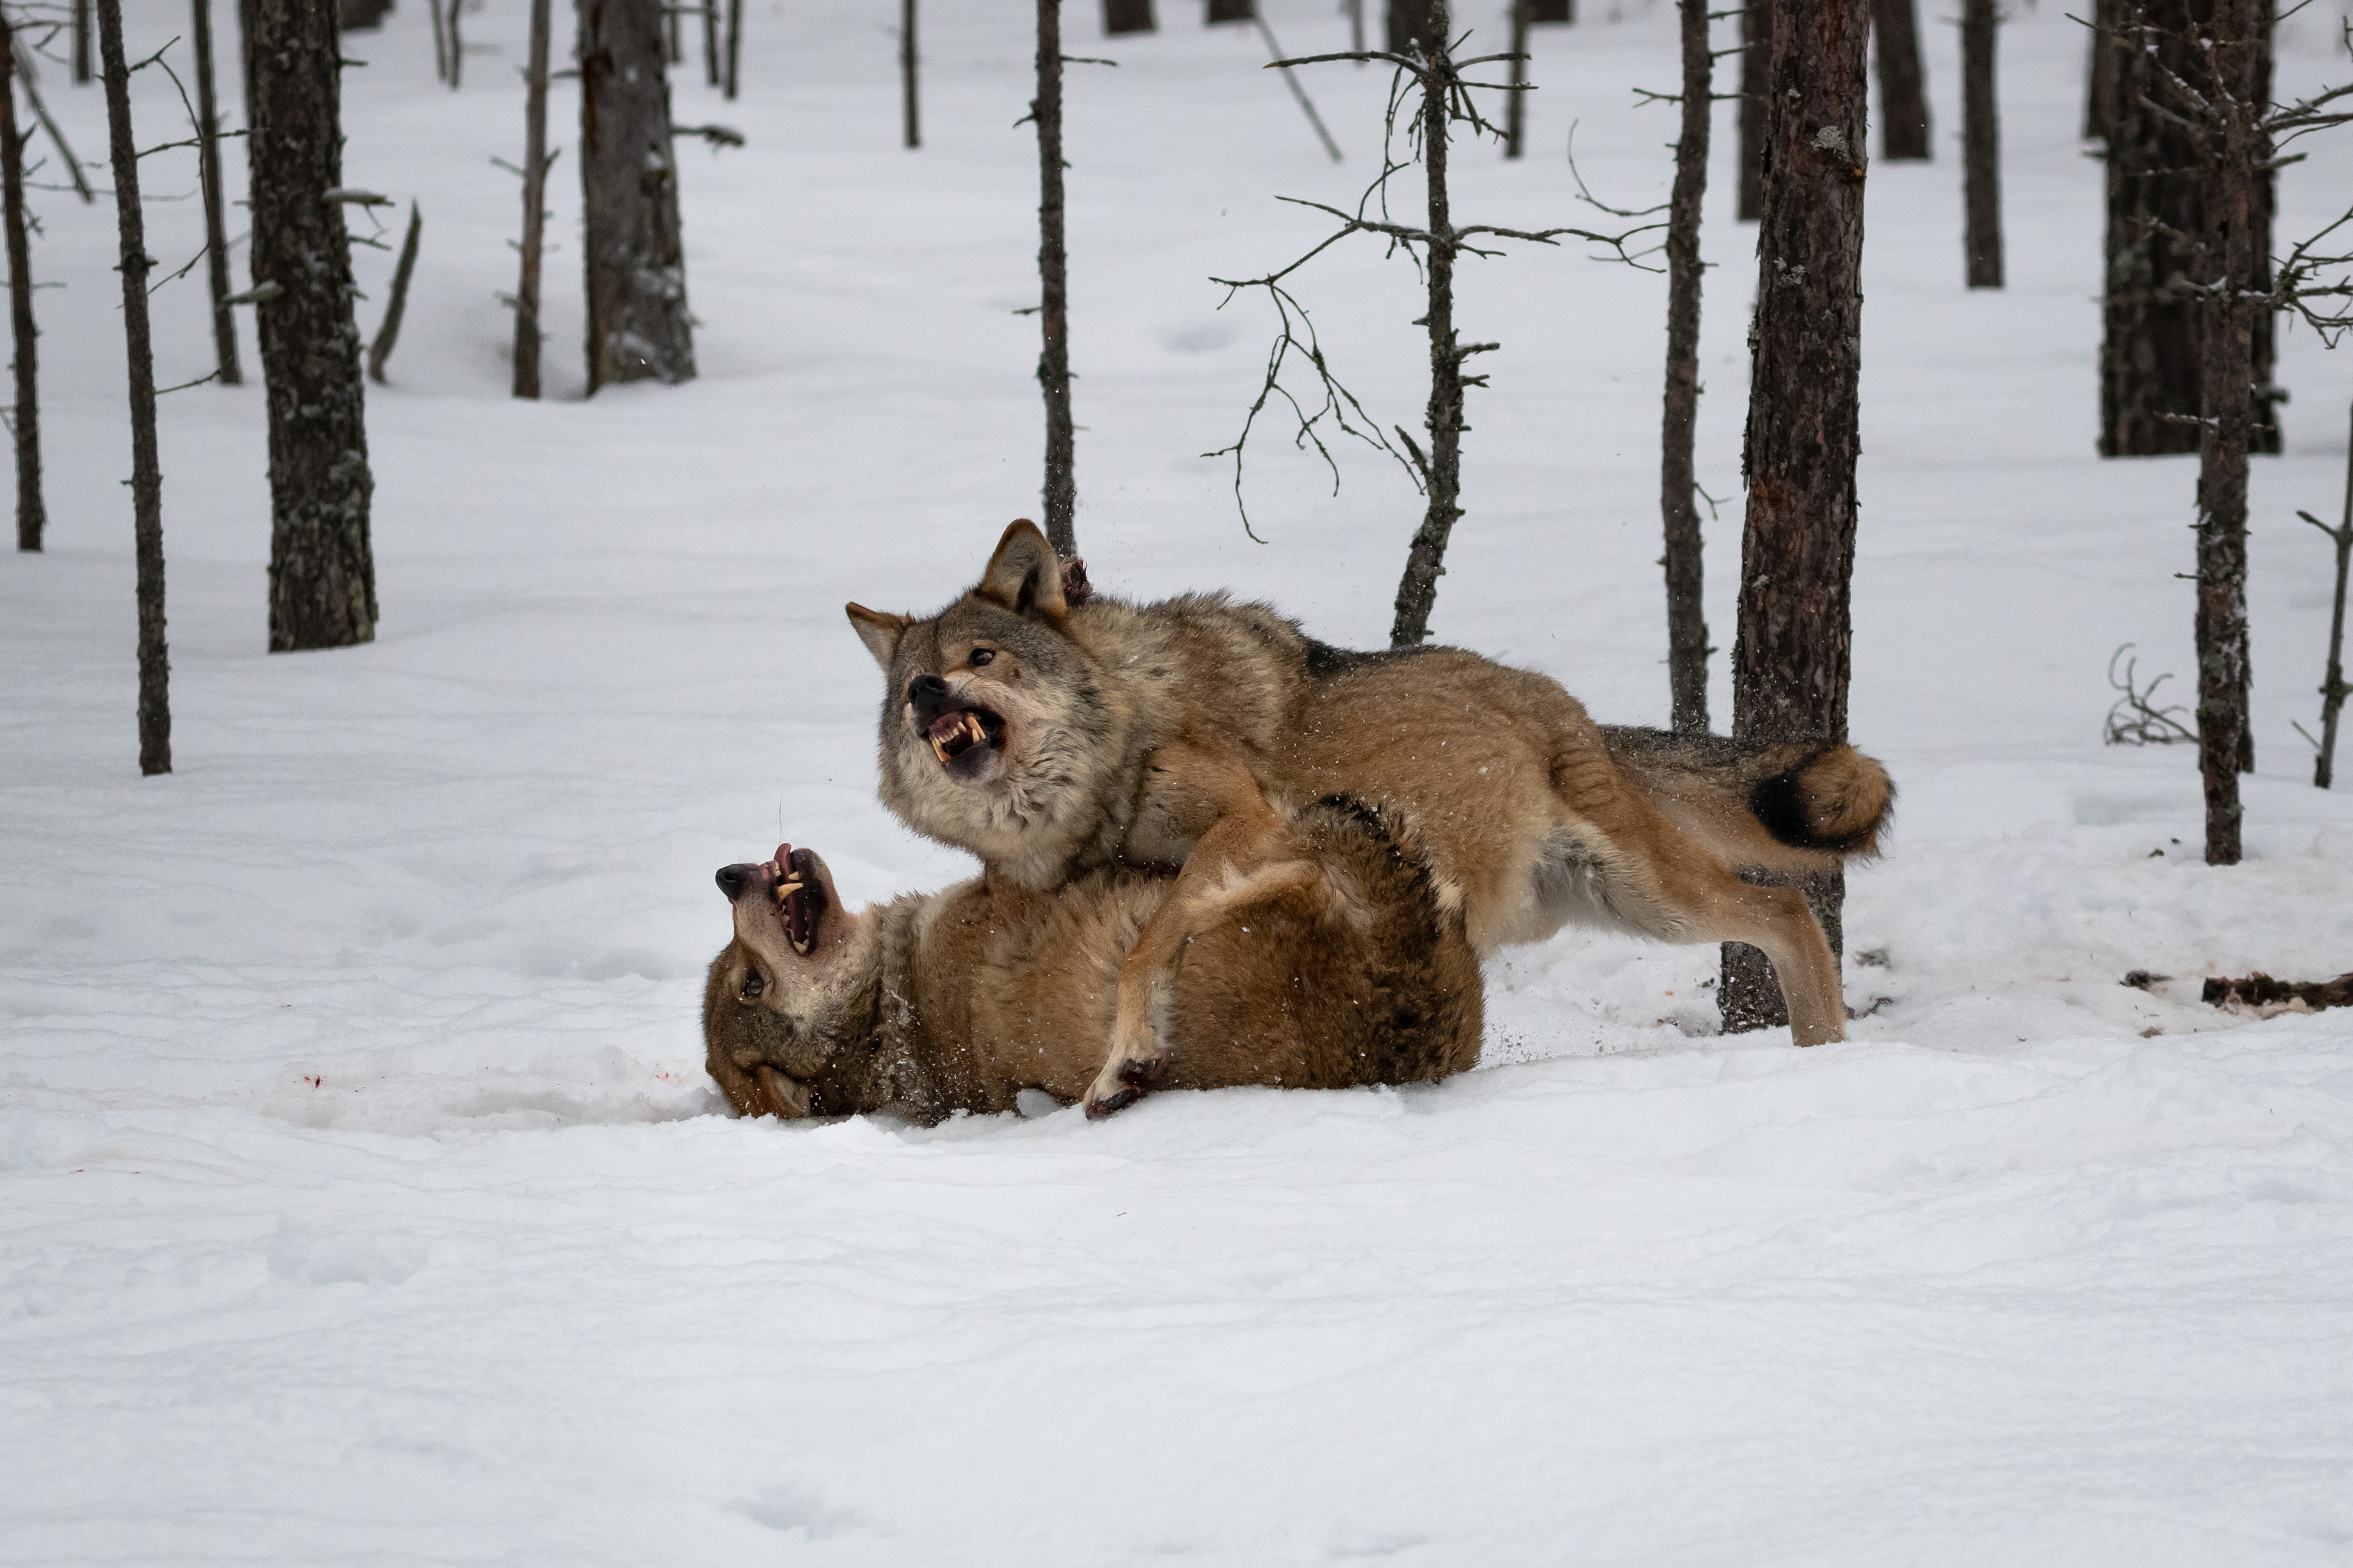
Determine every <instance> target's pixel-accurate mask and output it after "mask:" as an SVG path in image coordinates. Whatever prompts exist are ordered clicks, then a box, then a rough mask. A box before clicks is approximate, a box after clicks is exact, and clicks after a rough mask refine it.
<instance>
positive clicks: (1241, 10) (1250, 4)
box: [1204, 0, 1258, 27]
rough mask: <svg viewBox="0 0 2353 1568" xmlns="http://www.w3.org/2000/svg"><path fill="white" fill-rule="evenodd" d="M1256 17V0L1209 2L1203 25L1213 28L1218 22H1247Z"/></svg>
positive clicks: (1219, 0)
mask: <svg viewBox="0 0 2353 1568" xmlns="http://www.w3.org/2000/svg"><path fill="white" fill-rule="evenodd" d="M1256 15H1258V6H1257V3H1256V0H1209V10H1208V16H1206V17H1205V18H1204V25H1206V26H1211V27H1214V26H1217V25H1218V24H1219V23H1220V22H1247V21H1249V20H1250V18H1251V17H1252V16H1256Z"/></svg>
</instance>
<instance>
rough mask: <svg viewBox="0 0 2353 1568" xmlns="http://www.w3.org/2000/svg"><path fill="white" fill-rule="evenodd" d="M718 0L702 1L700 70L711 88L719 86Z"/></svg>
mask: <svg viewBox="0 0 2353 1568" xmlns="http://www.w3.org/2000/svg"><path fill="white" fill-rule="evenodd" d="M719 56H720V47H719V0H702V69H703V74H704V76H705V77H707V78H708V79H709V81H708V83H707V85H709V86H712V87H717V86H718V85H719V80H720V74H721V73H720V66H719Z"/></svg>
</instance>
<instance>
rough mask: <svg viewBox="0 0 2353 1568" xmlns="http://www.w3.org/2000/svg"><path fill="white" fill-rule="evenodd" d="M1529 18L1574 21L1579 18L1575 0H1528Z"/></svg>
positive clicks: (1533, 19) (1537, 20)
mask: <svg viewBox="0 0 2353 1568" xmlns="http://www.w3.org/2000/svg"><path fill="white" fill-rule="evenodd" d="M1528 20H1529V21H1531V22H1574V21H1576V20H1577V5H1576V4H1575V0H1528Z"/></svg>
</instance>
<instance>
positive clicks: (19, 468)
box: [0, 13, 48, 550]
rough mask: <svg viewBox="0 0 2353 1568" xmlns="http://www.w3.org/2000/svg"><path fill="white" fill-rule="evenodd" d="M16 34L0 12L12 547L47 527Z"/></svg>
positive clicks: (30, 542)
mask: <svg viewBox="0 0 2353 1568" xmlns="http://www.w3.org/2000/svg"><path fill="white" fill-rule="evenodd" d="M0 164H5V168H0V189H5V201H0V209H4V210H5V218H6V224H7V230H8V321H9V326H10V328H11V330H12V333H13V342H15V345H16V365H15V369H16V407H15V408H14V409H13V410H11V411H10V416H9V425H10V426H11V427H12V430H13V433H14V435H15V437H16V548H17V549H19V550H38V549H40V547H41V534H42V531H43V530H45V529H46V528H47V526H48V509H47V507H45V506H44V505H43V504H42V502H41V378H40V359H39V355H38V353H37V352H36V350H35V348H34V343H35V341H36V340H37V338H38V337H39V335H40V334H39V332H38V331H37V329H36V328H35V327H34V325H33V247H32V238H31V236H30V235H29V234H28V233H27V232H26V226H25V133H24V131H23V129H22V127H20V126H19V125H18V124H17V123H16V30H15V29H14V28H12V27H11V26H9V25H8V18H7V16H6V15H5V13H0Z"/></svg>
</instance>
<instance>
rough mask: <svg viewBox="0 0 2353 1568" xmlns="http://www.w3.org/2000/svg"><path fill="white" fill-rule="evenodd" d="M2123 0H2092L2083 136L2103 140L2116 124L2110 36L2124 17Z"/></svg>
mask: <svg viewBox="0 0 2353 1568" xmlns="http://www.w3.org/2000/svg"><path fill="white" fill-rule="evenodd" d="M2123 12H2124V5H2123V4H2122V0H2094V5H2093V6H2092V16H2091V22H2092V28H2091V33H2092V53H2091V58H2090V59H2089V60H2088V61H2087V62H2086V64H2085V67H2084V140H2085V141H2087V142H2100V141H2105V140H2106V139H2107V137H2108V136H2109V135H2110V134H2111V133H2113V132H2115V130H2116V71H2117V61H2116V51H2117V49H2118V48H2120V47H2123V46H2122V45H2121V43H2120V42H2119V41H2118V40H2117V39H2116V37H2114V36H2113V35H2114V34H2115V32H2116V27H2117V26H2118V25H2119V24H2120V23H2121V21H2122V19H2123Z"/></svg>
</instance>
